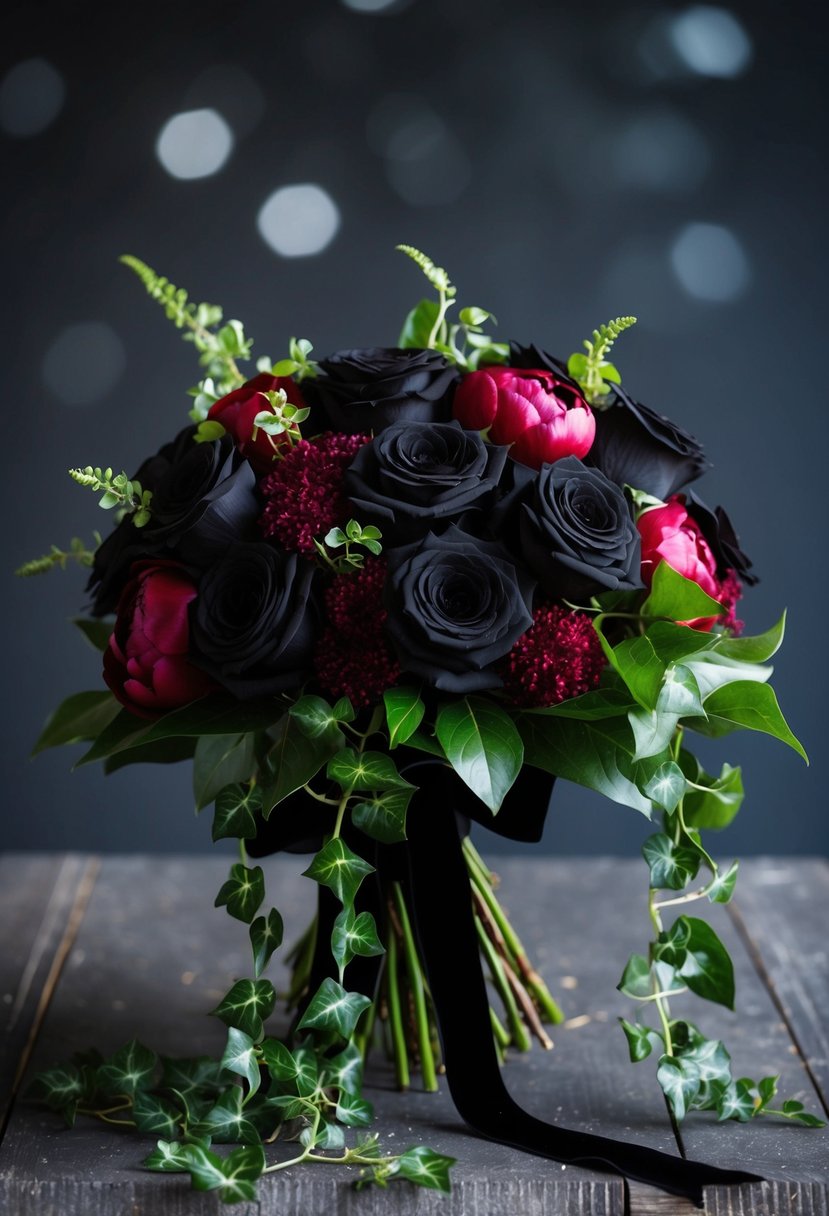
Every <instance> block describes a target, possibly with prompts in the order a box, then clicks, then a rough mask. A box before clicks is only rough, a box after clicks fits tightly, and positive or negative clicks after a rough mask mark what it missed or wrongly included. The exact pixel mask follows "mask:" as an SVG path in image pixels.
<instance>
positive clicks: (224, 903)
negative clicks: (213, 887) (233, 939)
mask: <svg viewBox="0 0 829 1216" xmlns="http://www.w3.org/2000/svg"><path fill="white" fill-rule="evenodd" d="M264 898H265V876H264V874H263V872H262V867H261V866H246V865H243V864H242V863H241V862H236V863H235V865H232V866H231V867H230V878H229V879H228V880H227V882H226V883H224V884H223V885H222V887H221V889H220V891H219V894H218V895H217V896H216V902H215V906H216V907H217V908H222V907H225V908H227V910H228V912H229V913H230V915H231V916H234V917H235V918H236V919H237V920H241V921H244V923H245V924H246V925H249V924H250V922H251V921H252V920H253V918H254V916H255V915H256V913H257V912H258V910H259V907H260V905H261V903H262V900H263V899H264Z"/></svg>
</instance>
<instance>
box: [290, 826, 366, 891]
mask: <svg viewBox="0 0 829 1216" xmlns="http://www.w3.org/2000/svg"><path fill="white" fill-rule="evenodd" d="M373 873H374V866H371V865H369V863H368V862H367V861H364V860H363V859H362V857H358V856H357V854H356V853H354V852H352V850H351V849H350V848H349V847H348V845H347V844H346V843H345V842H344V841H343V840H342V839H341V838H340V837H339V836H335V837H334V838H333V839H332V840H329V841H328V843H327V844H325V845H323V847H322V848H321V849H320V851H319V853H317V855H316V856H315V857H314V859H313V860H312V862H311V864H310V866H309V867H308V869H307V870H304V871H303V876H304V877H305V878H313V879H314V881H315V882H318V883H320V884H321V885H322V886H324V887H328V888H330V890H332V891H333V892H334V894H335V895H336V897H337V899H338V900H339V901H340V903H341V904H344V905H347V904H353V903H354V896H355V895H356V894H357V891H358V890H359V888H360V884H361V882H362V881H363V879H364V878H365V877H366V875H367V874H373Z"/></svg>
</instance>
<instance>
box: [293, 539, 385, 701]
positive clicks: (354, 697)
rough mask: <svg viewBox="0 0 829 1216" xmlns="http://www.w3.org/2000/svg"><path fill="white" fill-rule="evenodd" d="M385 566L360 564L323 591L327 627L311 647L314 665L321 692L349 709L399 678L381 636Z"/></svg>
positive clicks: (374, 562) (378, 561)
mask: <svg viewBox="0 0 829 1216" xmlns="http://www.w3.org/2000/svg"><path fill="white" fill-rule="evenodd" d="M385 580H386V562H385V560H384V559H383V558H379V559H372V558H369V559H368V560H367V561H366V564H365V566H364V567H363V569H362V570H358V571H356V572H355V573H353V574H341V575H339V576H338V577H337V578H335V579H334V581H333V582H332V583H331V585H330V586H329V587H328V589H327V591H326V593H325V607H326V615H327V617H328V620H329V626H328V628H327V629H326V630H325V632H324V633H323V635H322V637H321V638H320V641H319V643H318V644H317V649H316V654H315V656H314V665H315V668H316V672H317V678H318V680H319V682H320V684H321V685H322V687H323V689H324V690H325V691H326V692H327V693H329V695H330V696H332V697H348V698H349V700H350V701H351V704H352V705H353V706H354V708H355V709H364V708H365V707H366V706H368V705H373V704H375V703H376V702H377V701H379V699H380V697H381V696H382V695H383V693H384V692H385V691H386V689H387V688H391V687H392V685H393V684H395V683H396V681H397V679H398V677H399V676H400V664H399V663H398V661H397V659H396V657H395V655H394V653H393V651H392V649H391V647H390V646H389V644H388V642H387V641H386V638H385V635H384V633H383V622H384V621H385V619H386V615H387V613H386V609H385V608H384V606H383V584H384V582H385Z"/></svg>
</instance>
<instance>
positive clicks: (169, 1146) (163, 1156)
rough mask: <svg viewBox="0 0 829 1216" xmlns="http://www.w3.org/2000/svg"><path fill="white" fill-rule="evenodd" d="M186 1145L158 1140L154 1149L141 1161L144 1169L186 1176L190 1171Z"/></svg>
mask: <svg viewBox="0 0 829 1216" xmlns="http://www.w3.org/2000/svg"><path fill="white" fill-rule="evenodd" d="M187 1147H188V1146H187V1145H184V1144H178V1143H176V1141H167V1140H158V1141H157V1142H156V1147H155V1149H154V1150H153V1151H152V1152H151V1153H150V1155H149V1156H148V1157H145V1158H144V1160H143V1161H142V1163H141V1164H142V1165H143V1166H144V1168H145V1169H148V1170H155V1171H157V1172H158V1173H164V1174H186V1173H188V1172H189V1170H190V1159H189V1157H188V1155H187Z"/></svg>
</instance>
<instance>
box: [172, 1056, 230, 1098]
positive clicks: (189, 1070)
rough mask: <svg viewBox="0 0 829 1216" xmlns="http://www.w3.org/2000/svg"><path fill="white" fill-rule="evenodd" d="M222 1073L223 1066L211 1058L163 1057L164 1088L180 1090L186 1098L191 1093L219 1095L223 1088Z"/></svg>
mask: <svg viewBox="0 0 829 1216" xmlns="http://www.w3.org/2000/svg"><path fill="white" fill-rule="evenodd" d="M220 1072H221V1065H220V1064H219V1063H218V1061H217V1060H214V1059H211V1057H210V1056H193V1057H192V1058H183V1057H180V1056H179V1057H176V1058H175V1059H172V1058H171V1057H170V1056H162V1057H161V1085H162V1088H164V1089H175V1090H178V1091H179V1093H181V1094H182V1096H185V1097H186V1096H187V1095H188V1094H191V1093H210V1094H214V1095H215V1094H217V1093H218V1092H219V1090H220V1089H221V1087H222V1082H221V1080H220V1077H219V1074H220Z"/></svg>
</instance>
